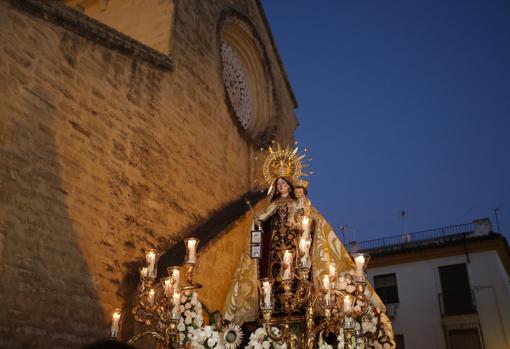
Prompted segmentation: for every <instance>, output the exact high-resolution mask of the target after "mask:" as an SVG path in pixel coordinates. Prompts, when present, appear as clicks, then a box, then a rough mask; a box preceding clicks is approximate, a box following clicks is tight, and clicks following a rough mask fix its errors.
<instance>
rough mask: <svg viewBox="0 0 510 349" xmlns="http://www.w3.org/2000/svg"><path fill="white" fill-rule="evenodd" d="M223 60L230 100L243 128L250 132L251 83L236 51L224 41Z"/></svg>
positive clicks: (224, 78) (224, 76)
mask: <svg viewBox="0 0 510 349" xmlns="http://www.w3.org/2000/svg"><path fill="white" fill-rule="evenodd" d="M221 60H222V63H223V80H224V81H225V88H226V90H227V94H228V98H229V99H230V103H231V104H232V108H233V109H234V113H235V114H236V116H237V119H238V120H239V122H240V123H241V126H243V128H244V129H245V130H248V129H249V126H250V122H251V104H252V102H251V91H250V83H249V81H248V79H247V77H246V73H245V72H244V68H243V66H242V64H241V60H240V59H239V56H238V55H237V53H236V51H235V50H234V48H232V46H230V45H229V44H228V43H226V42H225V41H223V40H222V41H221Z"/></svg>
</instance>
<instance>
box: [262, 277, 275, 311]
mask: <svg viewBox="0 0 510 349" xmlns="http://www.w3.org/2000/svg"><path fill="white" fill-rule="evenodd" d="M272 289H273V280H272V279H267V278H265V279H260V280H259V304H260V309H261V310H272V309H273V293H272Z"/></svg>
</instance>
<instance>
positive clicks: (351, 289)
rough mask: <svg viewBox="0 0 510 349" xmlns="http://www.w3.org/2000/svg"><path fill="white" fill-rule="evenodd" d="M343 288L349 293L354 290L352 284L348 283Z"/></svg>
mask: <svg viewBox="0 0 510 349" xmlns="http://www.w3.org/2000/svg"><path fill="white" fill-rule="evenodd" d="M345 290H346V291H347V292H349V293H354V291H356V287H354V286H353V285H349V286H347V287H346V288H345Z"/></svg>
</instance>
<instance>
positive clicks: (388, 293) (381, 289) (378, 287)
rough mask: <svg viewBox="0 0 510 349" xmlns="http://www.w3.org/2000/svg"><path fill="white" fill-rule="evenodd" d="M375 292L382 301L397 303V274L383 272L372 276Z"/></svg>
mask: <svg viewBox="0 0 510 349" xmlns="http://www.w3.org/2000/svg"><path fill="white" fill-rule="evenodd" d="M374 288H375V292H377V294H378V295H379V297H380V298H381V300H382V301H383V303H386V304H392V303H398V289H397V275H396V274H385V275H377V276H374Z"/></svg>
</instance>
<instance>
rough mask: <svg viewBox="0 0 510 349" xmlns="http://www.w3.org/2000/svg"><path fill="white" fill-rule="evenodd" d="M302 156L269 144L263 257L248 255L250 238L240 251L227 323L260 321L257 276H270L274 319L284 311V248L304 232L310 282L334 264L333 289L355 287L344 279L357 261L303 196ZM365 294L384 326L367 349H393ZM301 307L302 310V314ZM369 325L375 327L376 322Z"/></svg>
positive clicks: (374, 299)
mask: <svg viewBox="0 0 510 349" xmlns="http://www.w3.org/2000/svg"><path fill="white" fill-rule="evenodd" d="M304 158H305V155H304V154H302V155H300V154H298V152H297V148H296V149H290V148H282V147H280V146H279V145H277V147H276V149H274V150H273V149H272V148H269V155H268V157H267V158H266V160H265V162H264V178H265V180H266V182H267V183H268V185H269V186H270V187H269V190H268V199H267V203H266V205H265V207H263V209H262V210H261V211H260V212H257V214H256V218H255V220H254V225H255V226H260V227H261V228H262V231H263V234H262V245H261V248H262V253H261V258H252V257H251V255H250V248H249V247H250V239H249V237H247V241H246V251H245V252H244V253H243V254H242V255H241V259H240V263H239V265H238V267H237V270H236V272H235V274H234V278H233V282H232V284H231V287H230V290H229V292H228V294H227V299H226V301H225V306H224V309H223V314H222V315H223V319H224V320H226V321H228V322H232V323H235V324H238V325H242V324H244V323H245V322H255V321H257V320H259V319H260V312H259V294H258V284H259V279H263V278H271V279H272V280H274V283H273V288H272V292H273V294H274V297H273V299H275V305H274V312H273V314H274V315H275V316H276V317H278V315H279V314H280V315H282V314H283V309H282V304H281V303H280V302H279V301H278V299H279V298H280V297H279V295H281V294H282V293H283V289H282V286H281V281H282V277H281V275H282V268H285V265H284V260H282V259H284V258H283V257H282V252H283V251H292V252H295V251H296V249H297V246H298V241H299V239H300V238H301V237H303V236H305V235H306V238H308V239H309V240H310V241H311V246H310V250H309V251H310V252H309V257H310V260H311V273H310V276H309V278H310V285H314V287H315V288H316V289H318V288H319V285H318V280H321V278H322V277H323V276H324V275H325V274H328V273H330V271H331V268H333V269H336V275H338V279H337V282H336V287H338V288H344V289H347V288H348V287H353V286H352V285H349V282H348V280H350V279H349V275H351V274H354V270H355V268H356V266H355V263H354V262H353V260H352V259H351V256H350V255H349V253H348V252H347V250H346V249H345V247H344V245H343V244H342V242H341V241H340V239H339V238H338V237H337V235H336V234H335V232H334V231H333V229H332V228H331V225H330V224H329V223H328V222H327V221H326V219H325V218H324V217H323V216H322V215H321V214H320V213H319V212H318V211H317V210H316V209H315V208H314V207H313V205H312V204H311V202H310V200H309V199H308V198H307V190H308V182H307V181H305V180H303V179H300V177H301V176H303V175H305V174H304V173H303V171H302V169H303V167H304V166H306V164H304ZM344 276H345V277H344ZM294 289H295V287H294ZM365 293H366V296H367V299H369V301H370V302H371V305H372V308H373V309H375V312H376V313H377V316H378V319H379V320H378V323H377V326H378V331H379V330H380V329H382V331H380V332H381V333H380V334H377V336H379V337H381V338H380V339H379V340H377V341H375V340H374V342H371V343H367V347H374V348H379V347H380V348H385V349H388V348H394V346H395V344H394V340H393V331H392V328H391V323H390V322H389V320H388V318H387V317H386V315H385V311H386V307H385V306H384V304H383V303H382V302H381V300H380V298H379V297H378V296H377V294H376V293H375V292H374V291H373V289H372V288H371V286H370V285H368V287H367V288H366V290H365ZM304 311H305V310H304V309H302V310H301V314H302V313H303V312H304ZM297 315H298V316H299V311H298V312H297ZM372 325H374V331H375V321H374V323H373V324H372ZM366 326H369V325H366ZM360 330H362V331H364V330H366V328H363V329H361V328H360ZM374 333H375V332H374ZM374 338H375V335H374Z"/></svg>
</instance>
